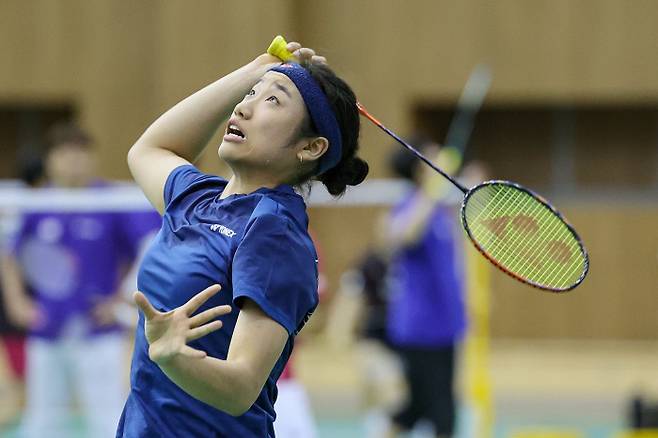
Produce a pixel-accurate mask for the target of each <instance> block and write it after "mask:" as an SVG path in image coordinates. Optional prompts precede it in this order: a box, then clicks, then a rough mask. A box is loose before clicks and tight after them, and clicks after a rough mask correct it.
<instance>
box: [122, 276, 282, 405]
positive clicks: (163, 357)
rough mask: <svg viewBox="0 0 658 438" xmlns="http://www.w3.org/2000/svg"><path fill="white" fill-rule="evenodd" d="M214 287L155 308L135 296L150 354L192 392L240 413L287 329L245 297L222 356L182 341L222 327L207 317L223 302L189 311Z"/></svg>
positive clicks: (262, 378)
mask: <svg viewBox="0 0 658 438" xmlns="http://www.w3.org/2000/svg"><path fill="white" fill-rule="evenodd" d="M218 291H219V287H218V286H215V287H214V288H208V289H206V290H204V291H202V292H200V293H199V294H197V295H196V296H195V297H193V298H192V299H191V300H190V301H189V302H188V303H187V304H185V305H184V306H181V307H179V308H177V309H175V310H172V311H170V312H167V313H162V312H158V311H157V310H155V309H154V308H153V307H152V306H151V305H150V303H149V302H148V301H147V300H146V297H145V296H144V295H143V294H141V293H138V294H137V295H136V296H135V302H136V303H137V305H138V306H139V308H140V309H141V310H142V311H143V312H144V315H145V318H146V327H145V331H146V337H147V339H148V341H149V357H150V358H151V360H153V361H154V362H155V363H156V364H157V365H158V366H159V367H160V369H161V370H162V371H163V372H164V373H165V374H166V375H167V377H169V378H170V379H171V380H172V381H173V382H174V383H176V385H178V386H179V387H180V388H181V389H183V390H184V391H185V392H187V393H188V394H190V395H191V396H193V397H195V398H197V399H199V400H201V401H203V402H204V403H207V404H209V405H211V406H213V407H215V408H217V409H219V410H222V411H224V412H226V413H228V414H230V415H233V416H239V415H242V414H244V413H245V412H246V411H247V410H248V409H249V408H250V407H251V406H252V405H253V404H254V402H255V401H256V398H258V395H259V394H260V391H261V390H262V388H263V385H265V381H266V380H267V378H268V376H269V375H270V372H271V371H272V368H273V367H274V365H275V364H276V361H277V360H278V359H279V356H280V355H281V352H282V351H283V348H284V347H285V345H286V342H287V340H288V333H287V331H286V330H285V329H284V328H283V326H281V325H280V324H278V323H277V322H275V321H274V320H272V319H271V318H270V317H268V316H267V315H266V314H265V313H264V312H263V311H262V310H261V309H260V307H258V306H257V305H256V304H255V303H254V302H253V301H251V300H249V299H245V300H244V304H243V306H242V309H241V310H240V314H239V316H238V320H237V323H236V325H235V329H234V331H233V337H232V339H231V345H230V346H229V351H228V357H227V358H226V360H221V359H217V358H214V357H209V356H207V355H206V353H205V352H203V351H199V350H195V349H193V348H192V347H190V346H188V345H187V342H189V341H191V340H194V339H198V338H200V337H202V336H205V335H207V334H209V333H210V332H212V331H214V330H218V329H219V328H221V323H220V322H219V321H212V322H209V321H210V320H211V319H214V318H216V317H217V316H220V315H223V314H226V313H228V311H230V308H228V309H227V307H228V306H220V307H216V308H213V309H209V310H206V311H205V312H202V313H200V314H198V315H195V316H192V313H193V312H194V311H196V309H198V307H199V306H200V305H201V304H203V303H204V302H205V301H207V300H208V299H209V298H210V297H211V296H212V295H214V294H215V293H217V292H218Z"/></svg>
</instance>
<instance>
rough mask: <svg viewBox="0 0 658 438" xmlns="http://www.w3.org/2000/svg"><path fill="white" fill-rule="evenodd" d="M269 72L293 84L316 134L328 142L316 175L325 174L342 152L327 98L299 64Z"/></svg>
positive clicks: (333, 115) (275, 68)
mask: <svg viewBox="0 0 658 438" xmlns="http://www.w3.org/2000/svg"><path fill="white" fill-rule="evenodd" d="M270 71H275V72H277V73H281V74H284V75H286V76H287V77H288V78H289V79H290V80H291V81H292V82H293V83H294V84H295V86H296V87H297V89H298V90H299V94H301V95H302V99H304V103H305V104H306V110H307V111H308V113H309V115H310V116H311V120H312V121H313V126H314V127H315V129H316V131H317V133H318V134H319V135H320V136H322V137H325V138H326V139H327V140H329V148H328V149H327V152H325V153H324V155H323V156H322V157H321V158H320V163H319V167H318V175H321V174H323V173H325V172H326V171H327V170H329V169H331V168H332V167H334V166H335V165H336V164H338V162H339V161H340V158H341V156H342V151H343V145H342V141H341V135H340V127H339V126H338V121H337V120H336V115H335V114H334V112H333V110H332V109H331V105H330V104H329V100H328V99H327V96H326V95H325V94H324V92H323V91H322V89H321V88H320V86H319V85H318V83H317V82H316V81H315V79H313V77H312V76H311V74H310V73H309V72H308V70H306V69H305V68H304V67H302V66H301V65H299V64H295V63H286V64H281V65H280V66H277V67H274V68H272V69H270Z"/></svg>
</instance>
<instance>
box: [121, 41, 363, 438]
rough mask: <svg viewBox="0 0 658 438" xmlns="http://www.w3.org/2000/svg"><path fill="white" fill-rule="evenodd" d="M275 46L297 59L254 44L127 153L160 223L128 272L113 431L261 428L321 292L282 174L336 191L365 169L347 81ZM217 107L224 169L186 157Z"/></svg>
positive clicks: (305, 53)
mask: <svg viewBox="0 0 658 438" xmlns="http://www.w3.org/2000/svg"><path fill="white" fill-rule="evenodd" d="M287 49H288V50H289V51H291V52H293V53H294V55H295V56H296V58H297V60H298V61H299V64H298V63H291V64H281V62H280V61H279V60H278V59H277V58H275V57H273V56H271V55H267V54H263V55H260V56H258V57H257V58H256V59H255V60H254V61H252V62H250V63H249V64H247V65H245V66H243V67H241V68H239V69H238V70H236V71H234V72H232V73H230V74H228V75H227V76H225V77H223V78H221V79H219V80H218V81H216V82H214V83H212V84H210V85H208V86H207V87H205V88H203V89H202V90H200V91H198V92H196V93H195V94H193V95H191V96H190V97H188V98H186V99H185V100H183V101H182V102H180V103H178V104H177V105H176V106H174V107H173V108H171V109H170V110H169V111H167V112H166V113H165V114H163V115H162V116H161V117H160V118H159V119H157V120H156V121H155V122H154V123H153V124H152V125H151V126H150V127H149V128H148V129H147V130H146V132H144V134H143V135H142V136H141V137H140V138H139V140H138V141H137V142H136V143H135V145H134V146H133V147H132V148H131V150H130V152H129V153H128V164H129V166H130V169H131V171H132V174H133V176H134V178H135V180H136V181H137V183H138V184H139V185H140V186H141V188H142V190H143V191H144V193H145V194H146V196H147V197H148V199H149V200H150V201H151V203H152V204H153V205H154V206H155V207H156V208H157V209H158V211H160V212H161V213H162V215H163V227H162V229H161V230H160V232H159V234H158V236H157V237H156V239H155V242H154V243H153V245H152V247H151V248H150V249H149V251H148V252H147V254H146V255H145V258H144V261H143V263H142V267H141V269H140V273H139V276H138V286H139V289H140V291H141V292H137V293H135V302H136V303H137V305H138V306H139V308H140V310H141V312H140V321H139V324H138V328H137V333H136V340H135V351H134V354H133V362H132V367H131V392H130V395H129V397H128V400H127V402H126V406H125V408H124V411H123V414H122V417H121V421H120V423H119V428H118V431H117V436H118V437H124V436H125V437H153V436H158V437H180V436H185V437H196V436H199V437H211V436H213V437H273V436H274V431H273V427H272V423H273V421H274V417H275V414H274V408H273V405H274V401H275V399H276V381H277V378H278V377H279V375H280V373H281V371H282V370H283V367H284V365H285V363H286V361H287V360H288V357H289V356H290V352H291V351H292V347H293V340H294V336H295V335H296V334H297V332H298V331H299V330H300V329H301V328H302V327H303V326H304V323H305V322H306V321H307V320H308V318H309V316H310V315H311V313H312V312H313V310H314V309H315V307H316V305H317V303H318V296H317V261H318V260H317V255H316V252H315V249H314V247H313V244H312V242H311V239H310V238H309V235H308V232H307V226H308V217H307V215H306V208H305V204H304V201H303V199H302V198H301V197H300V196H299V195H298V194H297V193H296V192H295V190H294V189H293V186H299V185H303V184H305V183H307V182H309V181H310V180H313V179H316V180H319V181H321V182H322V183H323V184H324V185H325V186H326V187H327V190H328V191H329V192H330V193H331V194H332V195H340V194H342V193H343V192H344V191H345V188H346V185H356V184H359V183H360V182H362V181H363V179H364V178H365V176H366V174H367V172H368V166H367V164H366V163H365V162H364V161H363V160H361V159H359V158H357V157H356V156H355V154H356V151H357V148H358V142H357V140H358V134H359V115H358V111H357V108H356V98H355V96H354V93H353V92H352V91H351V89H350V88H349V86H347V84H345V83H344V82H343V81H342V80H341V79H339V78H338V77H336V76H335V75H334V74H333V72H332V71H331V70H330V69H329V68H328V67H327V66H326V60H325V59H324V58H323V57H320V56H317V55H315V53H314V51H313V50H311V49H308V48H302V47H301V46H300V45H299V44H298V43H289V44H288V45H287ZM228 117H230V119H229V121H228V124H227V125H226V131H225V135H224V138H223V141H222V143H221V145H220V146H219V151H218V153H219V157H220V158H221V159H223V160H224V161H225V162H226V163H228V165H229V166H230V168H231V170H232V172H233V174H232V176H231V177H230V178H229V180H224V179H222V178H219V177H216V176H212V175H206V174H203V173H201V172H199V171H198V170H197V169H196V168H195V167H193V166H192V165H191V164H190V163H191V162H192V161H193V160H194V159H195V158H196V157H197V156H198V155H199V153H200V152H201V151H202V150H203V148H204V146H205V144H206V142H207V140H208V139H209V138H210V137H211V136H212V134H213V133H214V132H215V131H216V130H217V129H218V127H219V125H220V123H221V122H222V121H223V120H225V119H226V118H228ZM220 285H221V286H220ZM220 289H221V290H220ZM199 291H201V292H199ZM220 316H221V317H222V318H221V321H219V320H216V318H217V317H220ZM220 328H221V330H219V329H220Z"/></svg>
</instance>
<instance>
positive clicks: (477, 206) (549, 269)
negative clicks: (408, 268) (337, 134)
mask: <svg viewBox="0 0 658 438" xmlns="http://www.w3.org/2000/svg"><path fill="white" fill-rule="evenodd" d="M277 38H278V37H277ZM276 41H277V40H276V39H275V41H273V43H272V45H271V46H270V49H268V53H270V54H275V51H274V50H272V51H271V49H273V46H277V47H278V48H279V49H280V48H281V45H283V49H285V40H283V38H280V40H279V41H280V42H279V43H277V44H275V43H276ZM275 56H278V55H276V54H275ZM279 58H280V59H283V57H281V56H279ZM357 106H358V108H359V111H360V113H361V114H362V115H363V116H364V117H366V118H367V119H368V120H370V121H371V122H372V123H374V124H375V125H376V126H378V127H379V128H380V129H381V130H383V131H384V132H385V133H387V134H388V135H390V136H391V137H393V138H394V139H395V140H396V141H397V142H398V143H400V144H401V145H402V146H404V147H405V148H407V149H409V150H410V151H411V152H412V153H413V154H414V155H416V157H418V158H419V159H420V160H422V161H423V162H424V163H425V164H427V165H428V166H430V167H431V168H432V169H434V170H435V171H436V172H438V173H439V174H441V175H442V176H443V177H444V178H446V179H447V180H448V181H450V182H451V183H452V184H453V185H454V186H455V187H457V188H458V189H459V190H461V191H462V193H464V195H465V196H464V199H463V201H462V206H461V222H462V226H463V227H464V230H466V233H467V235H468V237H469V238H470V239H471V242H473V245H475V247H476V248H477V249H478V251H480V253H482V255H484V256H485V257H486V258H487V259H489V260H490V261H491V262H492V263H493V264H494V265H495V266H497V267H498V268H499V269H500V270H502V271H503V272H505V273H506V274H509V275H510V276H512V277H513V278H516V279H517V280H519V281H522V282H524V283H527V284H529V285H531V286H534V287H537V288H539V289H543V290H547V291H552V292H564V291H568V290H571V289H573V288H575V287H576V286H578V285H579V284H580V283H582V281H583V280H584V279H585V276H586V275H587V272H588V270H589V257H588V255H587V251H586V249H585V246H584V245H583V243H582V241H581V239H580V237H579V236H578V234H577V233H576V230H574V228H573V227H572V226H571V225H570V224H569V223H568V222H567V221H566V220H565V219H564V217H563V216H562V215H561V214H560V213H559V212H558V211H557V210H556V209H555V208H553V207H552V206H551V205H550V204H549V203H548V201H546V200H545V199H544V198H542V197H540V196H539V195H537V194H535V193H533V192H532V191H530V190H528V189H526V188H524V187H521V186H520V185H518V184H516V183H513V182H510V181H487V182H483V183H481V184H478V185H476V186H475V187H473V188H471V189H468V188H466V187H464V186H463V185H461V184H460V183H458V182H457V181H456V180H455V179H453V178H452V177H451V176H450V175H448V174H447V173H446V172H445V171H443V170H442V169H440V168H439V167H437V166H436V165H435V164H434V163H432V162H431V161H430V160H428V159H427V158H426V157H425V156H423V155H422V154H421V153H420V152H418V150H416V149H415V148H414V147H413V146H411V145H410V144H408V143H407V142H405V141H404V140H402V139H401V138H400V137H398V136H397V135H396V134H395V133H394V132H393V131H391V130H390V129H388V128H387V127H386V126H384V125H383V124H382V123H381V122H380V121H379V120H377V119H376V118H375V117H373V116H372V115H371V114H370V113H368V111H367V110H366V109H365V107H364V106H363V105H361V104H360V103H357Z"/></svg>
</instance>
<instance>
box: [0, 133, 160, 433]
mask: <svg viewBox="0 0 658 438" xmlns="http://www.w3.org/2000/svg"><path fill="white" fill-rule="evenodd" d="M45 162H46V173H47V180H48V184H47V185H48V186H49V187H50V188H60V189H79V190H78V192H79V191H80V190H84V189H86V188H94V189H96V192H95V193H99V195H98V197H99V201H100V200H102V193H103V190H106V189H109V188H110V186H109V185H108V184H106V183H103V182H101V181H98V180H95V179H94V176H93V175H94V170H93V169H94V167H93V152H92V150H91V139H90V138H89V136H88V135H87V134H86V133H85V132H84V131H82V130H81V129H80V128H78V127H77V126H75V125H73V124H70V123H60V124H57V125H55V126H54V127H53V128H52V130H51V132H50V138H49V147H48V151H47V157H46V160H45ZM160 225H161V220H160V217H159V215H158V214H157V213H156V212H155V211H146V210H145V211H132V212H112V211H102V209H100V208H99V211H95V210H94V209H88V208H87V209H84V211H80V210H76V209H74V208H73V209H72V208H68V207H66V206H63V205H60V206H59V207H57V206H55V205H53V206H52V207H51V206H44V207H43V208H39V209H38V211H37V210H33V211H24V212H23V213H22V217H21V225H20V227H19V229H18V231H17V233H16V234H15V235H14V236H13V237H12V238H11V243H10V245H9V248H8V250H7V252H6V254H4V255H3V260H2V271H3V272H2V273H3V275H2V278H3V284H4V287H3V289H4V293H5V297H4V298H5V302H6V307H7V312H8V316H9V317H10V318H11V320H12V321H13V322H14V323H15V324H17V325H19V326H21V327H24V328H25V329H26V330H27V331H28V340H27V345H26V354H27V375H26V390H27V395H26V410H25V413H24V418H23V425H22V427H23V430H22V435H21V436H25V437H28V438H29V437H43V436H48V437H68V436H71V435H72V434H73V433H74V432H73V431H72V429H71V428H70V417H71V416H70V413H71V400H72V398H73V397H72V396H73V393H74V392H75V394H76V395H77V399H78V401H79V404H80V407H81V408H82V412H83V414H84V417H85V421H86V423H87V426H88V436H94V437H96V436H98V437H101V436H111V435H112V434H113V432H114V430H115V425H116V421H117V419H118V418H119V414H120V411H121V406H122V399H123V397H124V389H123V381H124V380H123V370H124V365H123V364H124V351H125V334H124V333H122V331H121V329H120V327H119V325H118V324H117V322H116V320H115V310H114V309H115V306H116V304H117V302H118V301H119V300H120V295H119V292H120V290H119V289H120V285H121V280H122V273H123V272H125V271H127V268H129V267H130V264H131V263H132V262H133V261H134V259H135V256H136V253H137V250H138V248H139V245H140V243H141V240H142V238H144V237H145V236H146V235H148V234H149V233H150V232H152V231H153V230H154V229H158V228H159V227H160Z"/></svg>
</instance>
